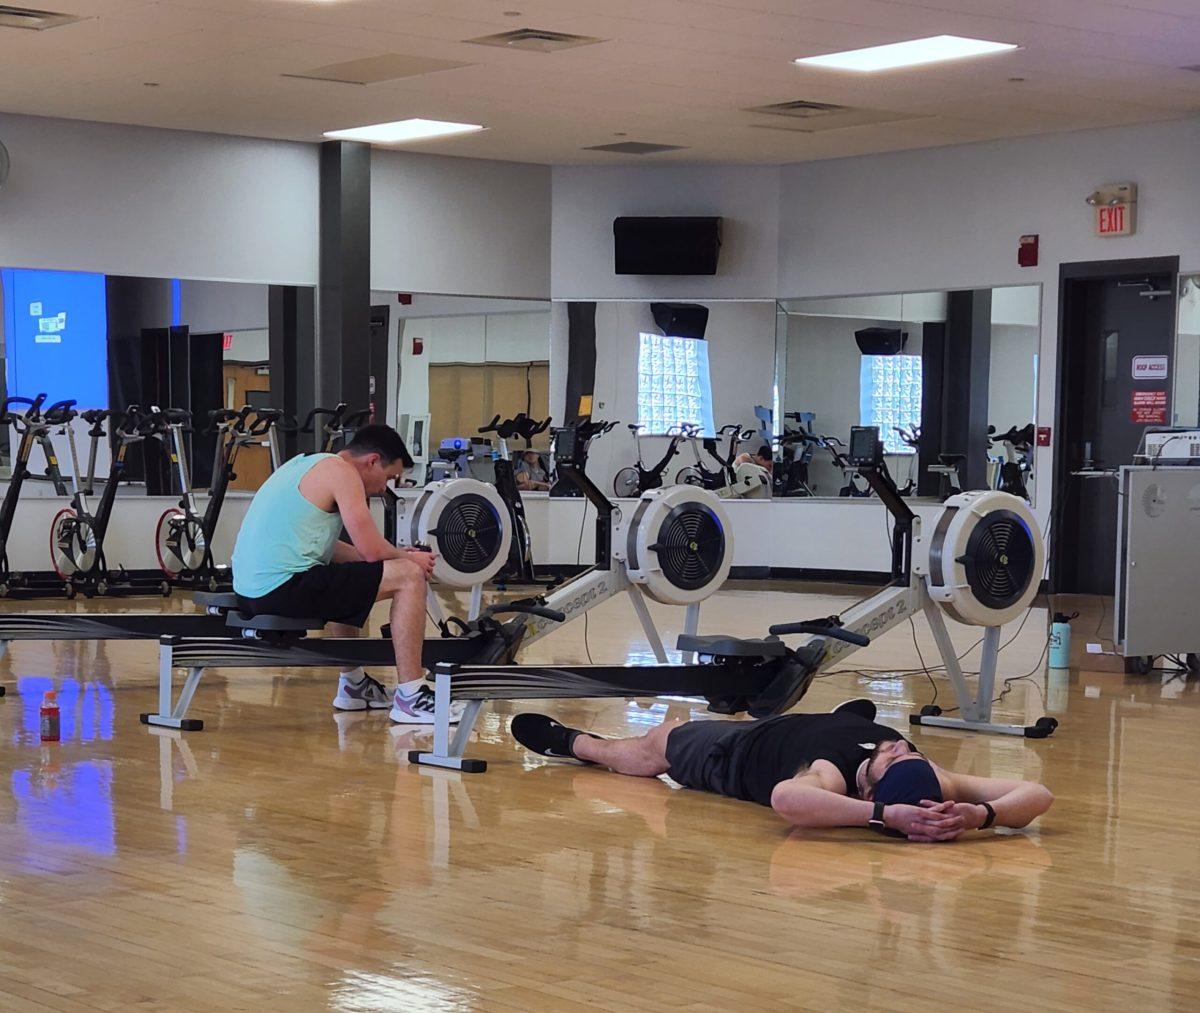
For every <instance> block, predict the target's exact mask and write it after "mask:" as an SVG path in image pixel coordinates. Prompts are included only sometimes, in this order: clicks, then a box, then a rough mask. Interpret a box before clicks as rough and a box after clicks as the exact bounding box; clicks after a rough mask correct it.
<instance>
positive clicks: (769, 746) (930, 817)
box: [512, 699, 1054, 843]
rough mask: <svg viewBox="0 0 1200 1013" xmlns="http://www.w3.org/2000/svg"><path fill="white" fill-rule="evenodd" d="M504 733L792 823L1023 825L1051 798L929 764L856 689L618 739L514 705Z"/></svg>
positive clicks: (922, 830) (955, 832)
mask: <svg viewBox="0 0 1200 1013" xmlns="http://www.w3.org/2000/svg"><path fill="white" fill-rule="evenodd" d="M512 734H513V737H514V738H515V739H516V740H517V741H518V742H519V743H521V745H523V746H524V747H525V748H526V749H528V750H530V751H531V752H534V753H537V754H539V755H541V756H550V757H559V758H563V759H575V760H580V761H582V762H584V763H593V764H598V765H601V766H604V767H607V768H608V769H609V770H611V771H613V772H615V773H618V774H628V775H631V776H634V777H658V776H659V775H661V774H667V775H669V776H670V778H671V780H673V781H675V782H677V783H678V784H681V785H683V786H684V787H685V788H695V789H699V790H701V791H709V792H712V793H714V794H716V795H724V796H727V797H729V798H736V799H742V800H744V801H747V802H757V803H759V804H760V805H764V806H769V807H770V808H771V809H773V810H774V811H775V812H776V813H778V814H779V815H780V816H782V817H783V818H784V819H786V820H787V821H788V822H789V823H791V824H793V825H794V826H797V827H807V828H818V827H864V828H870V829H872V830H874V831H876V832H878V833H882V834H885V835H887V836H891V837H903V838H907V839H908V840H910V841H916V842H921V843H934V842H939V841H953V840H956V839H957V838H959V837H961V836H962V835H963V834H964V833H966V832H967V831H968V830H987V829H989V828H991V827H993V826H996V827H1014V828H1019V827H1025V826H1028V825H1029V823H1031V822H1032V821H1033V820H1035V819H1036V818H1037V817H1038V816H1041V815H1042V814H1043V813H1044V812H1046V811H1047V810H1048V809H1049V808H1050V805H1051V803H1052V802H1053V801H1054V796H1053V795H1051V793H1050V791H1049V790H1048V789H1047V788H1046V787H1044V786H1043V785H1040V784H1037V783H1034V782H1032V781H1021V780H1017V779H1015V778H995V777H975V776H973V775H970V774H960V773H956V772H955V771H951V770H946V769H944V768H942V767H940V766H938V765H937V764H936V763H934V762H933V761H932V760H930V759H928V758H927V757H926V756H924V755H923V754H922V753H921V752H920V751H919V750H918V749H917V747H916V746H914V745H913V744H912V743H911V742H909V741H908V740H907V739H906V738H904V736H903V735H901V734H900V733H899V732H898V731H896V730H895V729H893V728H889V727H888V726H887V725H883V724H878V723H877V722H876V721H875V705H874V704H873V703H872V702H871V701H870V700H864V699H860V700H850V701H847V702H846V703H844V704H842V705H841V706H839V707H837V708H836V709H835V710H834V711H832V712H831V713H828V714H783V715H780V716H778V717H772V718H765V719H763V720H761V721H719V720H714V721H680V720H674V721H666V722H664V723H663V724H661V725H659V726H658V727H657V728H655V729H652V730H651V731H649V732H647V733H646V734H645V735H639V736H634V737H631V738H624V739H602V738H599V737H597V736H594V735H589V734H588V733H587V732H584V731H581V730H579V729H576V728H568V727H566V726H565V725H562V724H560V723H559V722H557V721H555V720H554V719H553V718H551V717H548V716H547V715H544V714H518V715H517V716H516V717H514V718H513V721H512Z"/></svg>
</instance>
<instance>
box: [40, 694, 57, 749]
mask: <svg viewBox="0 0 1200 1013" xmlns="http://www.w3.org/2000/svg"><path fill="white" fill-rule="evenodd" d="M41 715H42V741H43V742H57V741H58V739H59V719H58V694H57V693H55V692H54V690H52V689H48V690H46V692H45V694H44V695H43V696H42V711H41Z"/></svg>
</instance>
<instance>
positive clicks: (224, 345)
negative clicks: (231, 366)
mask: <svg viewBox="0 0 1200 1013" xmlns="http://www.w3.org/2000/svg"><path fill="white" fill-rule="evenodd" d="M232 348H233V335H232V334H230V333H229V332H228V331H227V332H226V333H224V334H222V335H221V351H222V352H228V351H230V350H231V349H232Z"/></svg>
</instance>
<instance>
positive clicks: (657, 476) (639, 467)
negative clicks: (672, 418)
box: [613, 422, 688, 499]
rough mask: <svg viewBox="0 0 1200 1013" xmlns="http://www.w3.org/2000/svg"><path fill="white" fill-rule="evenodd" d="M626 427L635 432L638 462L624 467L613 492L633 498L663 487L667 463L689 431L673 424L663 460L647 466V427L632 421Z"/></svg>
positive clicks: (618, 473)
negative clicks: (644, 453) (644, 452)
mask: <svg viewBox="0 0 1200 1013" xmlns="http://www.w3.org/2000/svg"><path fill="white" fill-rule="evenodd" d="M626 428H627V429H628V430H629V431H630V432H631V433H633V439H634V442H635V443H636V445H637V463H636V464H634V465H633V467H629V468H622V469H621V470H620V471H618V472H617V475H616V478H614V479H613V492H614V493H616V495H617V497H618V498H619V499H632V498H633V497H635V496H640V495H641V494H642V493H644V492H649V491H650V490H651V489H661V488H662V485H663V475H664V474H665V473H666V470H667V465H669V464H670V463H671V458H673V457H674V456H675V455H676V454H678V453H679V444H680V443H681V442H683V441H684V440H686V439H687V438H688V434H687V431H686V429H685V428H684V427H683V426H672V427H671V428H670V429H668V430H667V433H666V435H668V436H670V437H671V442H670V444H668V446H667V452H666V453H665V454H663V456H662V460H661V461H659V462H658V464H656V465H655V466H654V467H653V468H647V467H646V465H645V463H644V462H643V461H642V430H643V429H645V428H646V427H645V426H643V425H641V424H640V423H637V422H631V423H629V425H627V426H626Z"/></svg>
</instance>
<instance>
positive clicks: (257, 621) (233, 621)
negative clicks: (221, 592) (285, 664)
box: [225, 612, 325, 633]
mask: <svg viewBox="0 0 1200 1013" xmlns="http://www.w3.org/2000/svg"><path fill="white" fill-rule="evenodd" d="M225 625H226V626H231V627H233V628H234V629H237V630H250V631H255V632H259V633H307V632H308V631H309V630H323V629H324V628H325V620H324V619H293V618H292V617H291V616H268V615H261V616H245V615H242V613H240V612H230V613H228V614H227V615H226V616H225Z"/></svg>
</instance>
